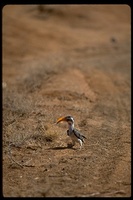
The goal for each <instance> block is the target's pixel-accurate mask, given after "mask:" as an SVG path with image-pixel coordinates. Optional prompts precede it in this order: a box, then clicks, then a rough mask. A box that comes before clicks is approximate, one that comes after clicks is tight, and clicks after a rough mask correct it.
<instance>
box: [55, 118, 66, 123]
mask: <svg viewBox="0 0 133 200" xmlns="http://www.w3.org/2000/svg"><path fill="white" fill-rule="evenodd" d="M61 121H66V117H60V118H59V119H58V120H57V122H56V124H58V123H59V122H61Z"/></svg>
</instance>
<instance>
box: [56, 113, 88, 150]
mask: <svg viewBox="0 0 133 200" xmlns="http://www.w3.org/2000/svg"><path fill="white" fill-rule="evenodd" d="M61 121H64V122H67V123H68V130H67V135H68V136H69V137H70V138H71V140H72V147H73V146H74V145H75V142H78V143H79V144H80V149H81V147H82V144H83V143H84V139H87V138H86V137H85V136H84V135H82V134H81V133H80V132H79V131H78V130H77V129H75V128H74V118H73V117H72V116H66V117H60V118H59V119H58V120H57V122H56V124H58V123H59V122H61Z"/></svg>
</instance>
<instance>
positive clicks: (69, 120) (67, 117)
mask: <svg viewBox="0 0 133 200" xmlns="http://www.w3.org/2000/svg"><path fill="white" fill-rule="evenodd" d="M61 121H65V122H67V123H68V124H74V119H73V117H72V116H66V117H60V118H59V119H58V120H57V122H56V123H57V124H58V123H59V122H61Z"/></svg>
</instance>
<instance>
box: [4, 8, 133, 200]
mask: <svg viewBox="0 0 133 200" xmlns="http://www.w3.org/2000/svg"><path fill="white" fill-rule="evenodd" d="M130 42H131V41H130V8H129V7H128V6H118V7H117V6H67V8H66V7H64V6H45V7H41V8H39V7H38V6H6V7H5V8H4V10H3V81H4V82H6V86H4V88H3V195H4V196H5V197H9V196H10V197H70V196H72V197H92V196H95V197H117V196H120V197H129V196H130V195H131V155H130V153H131V116H130V113H131V91H130V88H131V71H130V70H131V52H130ZM66 115H72V116H73V117H74V119H75V127H76V128H77V129H79V130H80V131H81V132H82V133H84V135H85V136H86V137H87V139H86V141H85V144H84V145H83V148H82V149H81V150H79V145H78V144H76V145H75V146H74V148H68V146H67V144H68V143H70V142H71V140H70V139H69V137H68V136H67V135H66V130H67V124H65V123H61V124H59V125H56V124H55V122H56V120H57V118H58V117H60V116H66Z"/></svg>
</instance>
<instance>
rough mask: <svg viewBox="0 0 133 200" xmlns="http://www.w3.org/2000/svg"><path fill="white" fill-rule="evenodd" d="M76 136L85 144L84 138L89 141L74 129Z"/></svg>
mask: <svg viewBox="0 0 133 200" xmlns="http://www.w3.org/2000/svg"><path fill="white" fill-rule="evenodd" d="M73 133H74V135H75V136H76V137H77V138H79V139H80V140H82V142H84V138H85V139H87V138H86V137H85V136H84V135H82V134H81V133H80V132H79V131H78V130H77V129H73Z"/></svg>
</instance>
